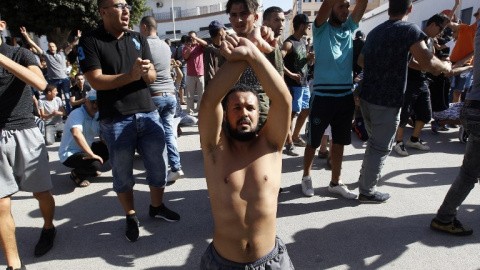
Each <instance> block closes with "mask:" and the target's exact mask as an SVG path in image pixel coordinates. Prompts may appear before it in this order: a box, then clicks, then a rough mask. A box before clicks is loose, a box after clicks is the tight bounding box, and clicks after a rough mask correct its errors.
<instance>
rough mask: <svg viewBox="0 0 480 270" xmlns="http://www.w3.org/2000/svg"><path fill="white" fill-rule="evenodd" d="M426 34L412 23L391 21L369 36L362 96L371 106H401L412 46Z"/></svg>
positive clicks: (364, 51) (365, 50) (425, 37)
mask: <svg viewBox="0 0 480 270" xmlns="http://www.w3.org/2000/svg"><path fill="white" fill-rule="evenodd" d="M426 39H427V35H426V34H425V33H423V32H422V30H420V28H419V27H418V26H416V25H415V24H413V23H410V22H405V21H401V20H388V21H386V22H384V23H382V24H380V25H379V26H377V27H375V28H374V29H373V30H372V31H370V33H369V34H368V36H367V40H366V41H365V46H363V50H362V54H363V56H364V67H363V73H364V79H363V86H362V92H361V93H360V97H361V98H362V99H364V100H366V101H367V102H369V103H372V104H376V105H380V106H386V107H401V106H402V105H403V95H404V92H405V88H406V82H407V67H408V63H409V62H410V60H411V58H412V56H411V54H410V47H411V46H412V45H413V44H415V43H417V42H419V41H422V40H426Z"/></svg>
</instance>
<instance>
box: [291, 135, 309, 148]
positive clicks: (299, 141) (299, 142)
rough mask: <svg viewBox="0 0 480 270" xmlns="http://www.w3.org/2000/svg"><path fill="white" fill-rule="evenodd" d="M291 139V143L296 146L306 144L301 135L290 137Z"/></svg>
mask: <svg viewBox="0 0 480 270" xmlns="http://www.w3.org/2000/svg"><path fill="white" fill-rule="evenodd" d="M292 141H293V144H294V145H296V146H300V147H305V146H307V142H306V141H304V140H303V139H302V138H301V137H298V138H296V139H295V138H292Z"/></svg>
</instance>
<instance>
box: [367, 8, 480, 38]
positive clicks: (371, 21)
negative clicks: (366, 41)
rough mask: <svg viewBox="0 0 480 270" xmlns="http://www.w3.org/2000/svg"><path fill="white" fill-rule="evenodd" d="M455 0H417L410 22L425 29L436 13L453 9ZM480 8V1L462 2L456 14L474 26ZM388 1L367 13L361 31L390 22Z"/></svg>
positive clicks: (368, 30)
mask: <svg viewBox="0 0 480 270" xmlns="http://www.w3.org/2000/svg"><path fill="white" fill-rule="evenodd" d="M454 3H455V1H454V0H416V1H414V2H413V9H412V13H410V15H409V16H408V21H409V22H413V23H415V24H417V25H418V26H419V27H420V28H422V29H423V27H424V24H425V23H426V21H427V20H428V19H429V18H430V17H431V16H433V15H434V14H436V13H440V12H442V11H445V10H451V9H452V8H453V5H454ZM479 7H480V1H479V0H462V1H461V2H460V5H459V7H458V8H457V11H456V13H455V16H456V18H460V19H461V20H462V22H463V23H465V24H472V23H473V22H474V20H475V18H473V13H475V12H476V11H477V10H478V8H479ZM387 10H388V1H387V2H386V3H384V4H382V5H381V6H379V7H378V8H376V9H374V10H372V11H370V12H368V13H366V14H365V15H364V16H363V19H362V21H361V22H360V28H359V29H360V30H362V31H363V32H365V33H366V34H368V32H370V31H371V30H372V29H373V28H375V27H376V26H377V25H379V24H381V23H382V22H384V21H386V20H388V12H387Z"/></svg>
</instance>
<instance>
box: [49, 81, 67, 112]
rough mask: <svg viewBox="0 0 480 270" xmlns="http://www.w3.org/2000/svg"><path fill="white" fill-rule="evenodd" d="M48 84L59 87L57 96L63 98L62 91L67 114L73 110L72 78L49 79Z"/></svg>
mask: <svg viewBox="0 0 480 270" xmlns="http://www.w3.org/2000/svg"><path fill="white" fill-rule="evenodd" d="M48 84H53V85H55V87H56V88H57V91H58V93H57V96H58V97H59V98H62V92H63V95H64V96H65V111H66V112H67V115H68V114H70V112H71V111H72V105H70V79H69V78H65V79H53V80H48Z"/></svg>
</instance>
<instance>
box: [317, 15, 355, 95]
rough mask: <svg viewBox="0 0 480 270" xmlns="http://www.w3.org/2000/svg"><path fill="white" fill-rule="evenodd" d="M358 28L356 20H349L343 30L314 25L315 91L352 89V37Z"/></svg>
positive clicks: (326, 23)
mask: <svg viewBox="0 0 480 270" xmlns="http://www.w3.org/2000/svg"><path fill="white" fill-rule="evenodd" d="M357 28H358V24H355V22H354V21H353V19H352V16H349V17H348V19H347V21H346V22H344V23H343V24H342V25H341V27H339V28H337V27H333V26H332V25H330V24H329V23H328V22H325V23H324V24H322V25H321V26H320V27H317V26H316V25H313V48H314V49H315V77H314V83H313V89H314V90H321V89H327V90H334V89H350V88H352V85H353V72H352V65H353V64H352V63H353V42H352V35H353V32H354V31H355V30H356V29H357ZM320 95H321V94H320ZM340 95H342V94H340Z"/></svg>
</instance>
